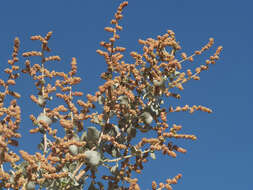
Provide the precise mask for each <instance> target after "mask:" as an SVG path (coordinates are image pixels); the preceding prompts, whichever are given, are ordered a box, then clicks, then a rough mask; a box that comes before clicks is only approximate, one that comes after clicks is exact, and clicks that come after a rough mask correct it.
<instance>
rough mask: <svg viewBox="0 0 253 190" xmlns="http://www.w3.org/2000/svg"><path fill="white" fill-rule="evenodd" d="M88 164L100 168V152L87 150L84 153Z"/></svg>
mask: <svg viewBox="0 0 253 190" xmlns="http://www.w3.org/2000/svg"><path fill="white" fill-rule="evenodd" d="M84 155H85V158H86V161H87V164H88V165H90V166H92V167H95V166H98V165H99V163H100V160H101V155H100V153H99V152H97V151H94V150H87V151H85V152H84Z"/></svg>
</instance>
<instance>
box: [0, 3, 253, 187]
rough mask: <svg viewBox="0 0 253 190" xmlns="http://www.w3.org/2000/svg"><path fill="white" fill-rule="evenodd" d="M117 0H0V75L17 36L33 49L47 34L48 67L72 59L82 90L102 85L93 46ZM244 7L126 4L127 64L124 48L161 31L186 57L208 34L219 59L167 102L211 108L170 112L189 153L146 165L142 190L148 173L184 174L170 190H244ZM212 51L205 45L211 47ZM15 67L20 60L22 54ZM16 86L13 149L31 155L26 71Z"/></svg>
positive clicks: (247, 183)
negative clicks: (35, 38) (18, 110)
mask: <svg viewBox="0 0 253 190" xmlns="http://www.w3.org/2000/svg"><path fill="white" fill-rule="evenodd" d="M120 2H122V1H119V0H118V1H116V0H100V1H99V0H93V1H92V0H85V1H82V0H75V1H63V0H61V1H60V0H54V1H52V0H43V1H31V0H30V1H26V0H25V1H1V2H0V28H1V29H0V69H1V78H2V76H3V72H2V70H3V69H4V68H5V67H6V65H7V60H8V59H9V58H10V55H11V52H12V46H13V39H14V38H15V37H16V36H18V37H19V38H20V41H21V51H20V52H21V53H22V52H24V51H27V50H29V51H30V50H39V48H40V46H39V43H37V42H32V41H31V40H30V36H31V35H36V34H40V35H43V36H44V35H45V34H46V33H47V32H48V31H50V30H52V31H53V36H52V39H51V40H50V42H49V47H51V48H52V50H53V52H54V53H55V54H57V55H59V56H60V57H61V58H62V61H61V62H60V63H54V65H52V66H50V68H54V69H55V70H58V71H63V70H64V71H66V70H67V69H69V63H70V61H71V58H72V57H76V58H77V62H78V75H79V76H81V77H82V79H83V80H82V83H81V85H79V87H80V88H81V89H82V90H83V91H84V92H89V93H94V92H95V91H97V87H98V85H101V84H102V80H100V79H99V76H100V73H101V72H103V71H105V69H106V64H105V62H104V60H103V58H102V57H100V56H99V55H97V53H96V49H98V48H100V47H99V42H100V41H101V40H107V39H108V37H109V35H108V33H107V32H105V31H104V27H105V26H108V25H109V22H110V20H111V19H112V17H113V14H114V12H115V10H116V8H117V6H118V5H119V4H120ZM252 7H253V2H252V1H250V0H241V1H235V0H230V1H225V0H223V1H222V0H212V1H207V0H204V1H203V0H191V1H190V0H177V1H173V0H166V1H164V0H156V1H144V0H135V1H134V0H129V5H128V7H127V8H126V9H125V10H124V13H123V15H124V19H123V20H122V22H121V24H122V25H123V27H124V29H123V31H122V32H121V33H120V36H121V39H120V41H119V43H118V45H119V46H124V47H126V48H127V52H126V62H129V63H131V62H132V61H133V60H132V59H130V58H129V56H127V53H129V52H131V51H140V50H141V48H142V47H141V46H140V45H139V44H138V42H137V40H138V39H139V38H142V39H146V38H148V37H152V38H155V37H156V36H157V35H159V34H164V33H165V32H166V31H167V30H168V29H171V30H173V31H174V32H175V33H176V38H177V40H178V41H180V44H181V46H182V47H183V50H184V51H185V52H186V53H188V54H190V53H191V52H193V51H195V50H197V49H198V48H200V47H202V46H203V45H204V44H205V43H206V42H207V41H208V39H209V37H213V38H214V39H215V47H217V46H218V45H222V46H223V47H224V51H223V52H222V54H221V56H220V57H221V59H220V60H219V61H218V62H217V64H216V65H212V66H211V67H210V69H209V70H208V71H207V72H203V73H201V75H200V77H201V80H200V81H191V82H189V83H187V84H186V85H185V86H184V87H185V90H184V91H183V92H182V93H181V95H182V99H181V100H180V101H178V100H174V99H171V100H170V101H171V103H172V104H173V105H185V104H189V105H194V104H196V105H199V104H200V105H204V106H207V107H210V108H211V109H213V111H214V112H213V113H212V114H207V113H202V112H196V113H195V114H193V115H190V114H186V113H174V114H170V115H169V118H168V122H169V124H170V125H172V124H173V123H176V124H181V125H182V126H183V130H182V132H183V133H189V134H192V133H193V134H195V135H196V136H197V137H198V140H197V141H194V142H191V141H190V140H185V141H182V140H181V141H178V145H181V146H183V147H185V148H186V149H187V150H188V152H187V153H186V154H185V155H182V154H178V157H177V158H170V157H167V156H158V157H159V158H158V159H157V160H156V161H150V162H148V164H147V165H144V168H145V170H144V173H143V174H142V175H141V176H139V179H140V183H139V184H140V185H141V187H142V189H147V188H149V189H151V182H152V180H153V179H156V180H157V181H158V182H160V181H161V182H165V180H166V178H167V177H173V176H174V175H176V174H177V173H182V174H183V178H182V180H180V181H179V183H178V184H177V185H175V186H174V189H176V190H185V189H196V190H203V189H205V190H213V189H230V190H237V189H242V190H251V189H252V187H253V182H252V169H253V164H252V160H253V152H252V145H253V142H252V133H253V128H252V127H253V126H252V121H253V119H252V116H253V115H252V106H253V104H252V99H250V98H251V97H252V95H253V90H252V82H253V81H252V77H250V75H251V74H250V73H252V70H253V64H252V56H251V55H252V51H253V48H252V42H253V40H252V39H253V38H252V34H253V27H252V18H253V13H252ZM214 50H215V48H212V49H211V51H210V53H212V52H213V51H214ZM204 55H205V56H201V57H200V58H199V59H196V61H195V63H193V64H187V65H186V66H187V67H188V68H192V69H193V68H195V67H196V66H197V65H200V64H202V63H203V61H204V60H205V57H207V56H209V55H210V54H209V52H208V53H205V54H204ZM20 57H21V56H20ZM35 61H36V60H35ZM37 61H38V60H37ZM33 63H34V62H33ZM20 64H22V65H24V59H23V58H21V61H20ZM22 67H23V66H22ZM18 84H19V85H22V87H19V88H17V91H18V92H19V93H21V94H24V95H23V97H22V99H21V100H22V101H23V102H22V103H20V105H21V106H23V111H22V118H23V122H22V124H21V128H20V133H21V134H22V135H23V137H24V140H23V141H22V142H21V143H20V147H24V146H25V147H26V150H28V152H29V153H33V152H34V151H35V150H36V149H35V148H36V145H37V144H38V143H39V137H40V136H39V135H30V134H29V133H28V132H27V131H28V130H29V129H31V128H33V126H32V123H31V121H30V120H29V119H28V115H29V114H31V113H33V114H34V115H37V114H38V113H39V112H40V109H38V108H37V107H36V106H35V105H34V104H33V103H32V102H31V101H30V99H29V98H27V96H28V95H29V94H31V93H35V92H36V91H35V87H34V85H33V83H32V82H31V81H30V79H29V77H25V79H24V80H23V81H19V82H18ZM175 142H177V141H175Z"/></svg>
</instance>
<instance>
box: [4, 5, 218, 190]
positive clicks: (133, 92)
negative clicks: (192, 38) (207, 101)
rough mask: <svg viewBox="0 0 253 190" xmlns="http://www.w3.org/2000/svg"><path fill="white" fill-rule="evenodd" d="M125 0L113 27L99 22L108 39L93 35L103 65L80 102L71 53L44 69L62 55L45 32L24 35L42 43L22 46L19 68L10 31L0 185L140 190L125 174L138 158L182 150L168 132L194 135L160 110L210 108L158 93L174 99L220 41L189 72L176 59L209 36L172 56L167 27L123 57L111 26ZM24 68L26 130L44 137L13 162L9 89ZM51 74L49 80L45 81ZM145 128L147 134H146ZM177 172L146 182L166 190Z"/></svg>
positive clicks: (17, 119) (14, 122)
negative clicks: (33, 108) (60, 67)
mask: <svg viewBox="0 0 253 190" xmlns="http://www.w3.org/2000/svg"><path fill="white" fill-rule="evenodd" d="M127 4H128V2H123V3H121V4H120V6H119V7H118V9H117V12H116V13H115V15H114V18H113V19H112V20H111V25H112V26H110V27H105V31H107V32H109V33H110V34H111V38H109V40H108V41H102V42H100V45H101V47H102V48H104V50H100V49H99V50H97V53H98V54H99V55H101V56H103V57H104V59H105V62H106V64H107V70H106V71H105V72H103V73H102V74H101V78H102V79H104V80H105V82H104V84H103V85H101V86H99V87H98V91H97V92H95V93H94V95H92V94H87V95H86V98H87V101H85V100H84V99H83V98H82V96H83V92H80V91H76V90H75V85H77V84H79V83H80V82H81V77H78V76H76V74H77V61H76V59H75V58H72V62H71V70H70V71H69V72H68V73H64V72H57V71H54V70H52V71H50V70H48V69H47V68H46V64H47V63H48V62H54V61H60V60H61V59H60V57H59V56H47V53H48V52H50V51H51V50H50V48H49V47H48V42H49V40H50V37H51V36H52V32H48V33H47V34H46V36H44V37H42V36H40V35H37V36H32V37H31V40H34V41H39V42H40V43H41V50H39V51H29V52H24V53H23V54H22V55H23V57H25V58H26V61H25V65H24V66H23V68H20V66H18V65H17V62H18V61H19V58H18V52H19V46H20V41H19V39H18V38H15V40H14V49H13V53H12V59H10V60H9V61H8V64H9V66H8V67H7V68H6V69H5V70H4V72H5V73H6V74H7V75H8V79H7V80H3V79H0V85H1V86H2V87H3V89H4V91H3V92H1V93H0V119H1V123H0V130H1V131H0V133H1V136H0V137H1V138H0V154H1V159H0V161H1V166H2V167H1V170H0V179H1V183H0V187H1V188H12V189H19V188H22V189H35V184H36V185H38V186H40V187H41V188H46V189H83V188H88V189H104V188H105V187H106V185H107V188H108V189H130V190H131V189H136V190H137V189H140V187H139V185H138V179H137V178H133V177H132V174H133V173H141V171H142V170H143V165H144V163H146V162H148V161H149V159H150V158H151V159H155V158H156V155H155V153H156V152H161V153H163V154H165V155H168V156H171V157H176V156H177V152H179V153H185V152H186V149H184V148H182V147H179V146H177V145H176V144H175V142H174V140H173V142H172V139H191V140H196V136H195V135H192V134H181V133H180V130H181V128H182V127H181V126H180V125H176V124H173V125H172V127H169V125H168V123H167V114H169V113H172V112H180V111H184V112H190V113H193V112H195V111H196V110H200V111H204V112H207V113H211V112H212V110H211V109H209V108H207V107H204V106H201V105H199V106H196V105H193V106H189V105H185V106H182V107H179V106H178V107H176V108H173V107H169V108H166V105H164V99H166V98H167V97H173V98H176V99H179V98H180V94H179V93H176V92H175V91H174V89H175V88H178V89H179V90H183V85H184V84H185V83H187V82H188V81H189V80H191V79H194V80H199V79H200V78H199V74H200V73H201V72H202V71H204V70H207V69H208V68H209V66H210V65H211V64H215V63H216V61H217V60H218V59H219V54H220V52H221V50H222V47H221V46H220V47H218V48H217V50H216V52H215V53H214V55H212V56H210V57H209V58H208V59H207V60H206V62H205V64H203V65H200V66H199V67H197V68H195V72H194V71H192V70H190V69H188V70H186V72H183V71H182V63H183V62H186V61H189V62H193V58H194V57H195V56H196V55H200V54H202V53H203V52H204V51H206V50H208V49H209V48H210V47H211V46H212V45H213V44H214V39H213V38H210V39H209V42H208V43H207V44H206V45H205V46H203V47H202V48H201V49H200V50H197V51H195V52H194V53H193V54H192V55H190V56H187V55H186V54H185V53H181V58H178V56H177V53H178V51H179V50H181V46H180V45H179V43H178V42H177V41H176V38H175V33H174V32H173V31H172V30H168V31H167V32H166V33H165V34H163V35H158V36H157V38H156V39H153V38H148V39H146V40H142V39H140V40H139V43H140V44H141V45H143V53H142V54H140V53H137V52H131V53H130V55H131V56H132V58H133V59H134V63H132V64H127V63H126V62H124V61H123V52H124V51H125V48H124V47H120V46H116V45H115V44H116V42H117V40H118V39H119V38H120V36H119V34H118V32H119V31H121V30H122V29H123V27H122V26H121V25H119V21H120V20H121V19H122V18H123V15H122V11H123V8H124V7H125V6H127ZM34 56H38V57H40V58H41V63H40V64H38V63H35V64H32V62H31V58H32V57H34ZM20 71H21V72H20ZM25 74H28V75H30V76H31V78H32V79H33V80H34V81H35V85H36V87H37V89H38V92H37V94H36V95H31V96H30V98H31V100H32V101H33V102H34V103H35V104H37V105H38V106H39V107H41V113H39V114H38V116H37V117H35V116H34V115H33V114H31V115H30V119H31V121H32V122H33V124H34V128H32V129H30V133H31V134H33V133H41V135H42V136H43V141H42V142H41V143H40V144H39V148H40V151H41V152H36V153H35V154H34V155H30V154H28V153H27V152H26V151H24V150H20V151H19V153H20V155H21V157H22V159H23V161H22V162H20V163H18V161H20V160H21V157H20V156H18V155H17V154H16V153H14V152H13V151H11V150H10V146H18V141H17V140H15V139H16V138H20V137H21V135H20V134H19V133H18V129H19V125H20V123H21V108H20V107H19V105H18V101H17V99H19V98H20V96H21V95H20V94H19V93H18V92H16V91H15V90H14V89H15V85H16V82H15V80H16V79H17V78H22V76H23V75H25ZM53 78H54V79H56V80H55V83H53V82H52V80H51V79H53ZM49 95H52V96H49ZM7 96H11V97H12V100H11V101H10V105H9V106H6V105H5V103H6V101H5V99H6V97H7ZM52 97H56V98H60V99H62V100H63V101H64V102H65V105H56V106H55V107H54V108H49V107H48V106H47V103H48V102H50V101H52ZM99 106H100V107H101V108H102V111H101V112H100V113H99V112H98V111H96V109H95V108H97V107H99ZM84 121H90V122H91V123H92V124H93V125H94V126H89V127H87V126H85V125H84ZM56 124H58V126H56ZM59 130H63V131H64V133H65V136H63V137H60V136H59V135H58V134H59V133H58V131H59ZM80 133H81V134H80ZM147 133H150V134H154V135H153V137H152V138H147V136H146V134H147ZM169 139H171V140H170V141H169ZM134 140H135V141H136V140H137V141H138V143H134V142H133V141H134ZM6 163H10V164H11V167H12V169H11V170H10V171H4V170H3V165H4V164H6ZM98 167H103V168H106V169H108V172H107V174H100V175H101V176H102V177H101V178H98V177H96V176H97V175H98ZM181 176H182V175H181V174H178V175H176V176H175V177H174V178H172V179H167V180H166V182H164V183H159V187H158V185H157V183H156V182H155V181H153V182H152V189H163V188H165V189H172V186H171V185H172V184H176V183H177V181H178V180H179V179H180V178H181ZM88 180H89V183H87V181H88Z"/></svg>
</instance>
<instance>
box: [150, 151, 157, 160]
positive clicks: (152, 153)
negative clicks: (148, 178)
mask: <svg viewBox="0 0 253 190" xmlns="http://www.w3.org/2000/svg"><path fill="white" fill-rule="evenodd" d="M150 157H151V158H152V159H153V160H155V159H156V156H155V153H154V152H150Z"/></svg>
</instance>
